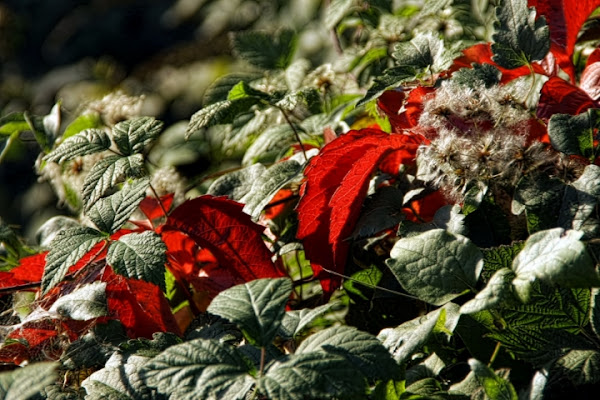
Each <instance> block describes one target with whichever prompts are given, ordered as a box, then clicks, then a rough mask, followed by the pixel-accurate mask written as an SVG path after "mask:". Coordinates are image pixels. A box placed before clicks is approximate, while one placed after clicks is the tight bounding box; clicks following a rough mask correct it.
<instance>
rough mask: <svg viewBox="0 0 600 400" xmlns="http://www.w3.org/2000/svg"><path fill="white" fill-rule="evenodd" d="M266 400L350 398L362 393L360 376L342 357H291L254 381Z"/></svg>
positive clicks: (319, 355) (320, 355)
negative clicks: (267, 399)
mask: <svg viewBox="0 0 600 400" xmlns="http://www.w3.org/2000/svg"><path fill="white" fill-rule="evenodd" d="M257 383H258V390H259V391H260V393H261V394H263V395H265V396H266V397H267V398H269V399H279V400H304V399H315V400H316V399H331V398H338V399H353V398H360V397H359V395H363V396H364V393H365V390H366V380H365V378H364V376H363V375H362V374H361V373H360V371H359V370H358V369H356V368H355V367H354V366H353V365H352V364H350V363H349V362H348V361H347V360H346V359H345V358H343V357H341V356H338V355H335V354H331V353H325V352H316V353H303V354H293V355H290V356H288V357H286V358H285V359H283V360H278V361H275V362H274V363H273V364H271V365H270V366H269V368H268V369H267V371H266V374H265V375H263V376H261V377H260V378H259V380H258V382H257Z"/></svg>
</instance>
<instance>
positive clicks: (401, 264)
mask: <svg viewBox="0 0 600 400" xmlns="http://www.w3.org/2000/svg"><path fill="white" fill-rule="evenodd" d="M390 256H391V258H388V259H387V260H386V264H387V265H388V267H389V268H390V270H391V271H392V273H393V274H394V276H395V277H396V279H398V282H400V284H401V285H402V287H403V288H404V289H405V290H406V291H407V292H409V293H411V294H413V295H415V296H418V297H419V299H421V300H423V301H426V302H428V303H431V304H434V305H442V304H445V303H447V302H449V301H451V300H452V299H455V298H456V297H458V296H460V295H462V294H463V293H465V292H467V291H469V290H472V289H473V288H474V287H475V285H476V283H477V279H478V278H479V274H480V273H481V269H482V268H483V255H482V254H481V251H480V250H479V249H478V248H477V246H475V245H474V244H473V243H472V242H471V241H470V240H469V239H467V238H466V237H464V236H461V235H455V234H452V233H449V232H447V231H445V230H443V229H434V230H431V231H427V232H425V233H422V234H420V235H418V236H413V237H409V238H403V239H400V240H399V241H398V242H396V244H395V245H394V247H393V248H392V251H391V252H390Z"/></svg>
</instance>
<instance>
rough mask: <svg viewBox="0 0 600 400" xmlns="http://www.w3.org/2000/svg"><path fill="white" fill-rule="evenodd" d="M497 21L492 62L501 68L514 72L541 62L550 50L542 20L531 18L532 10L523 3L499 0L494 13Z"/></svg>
mask: <svg viewBox="0 0 600 400" xmlns="http://www.w3.org/2000/svg"><path fill="white" fill-rule="evenodd" d="M496 17H497V18H498V21H497V22H496V23H495V24H494V27H495V28H496V32H495V33H494V35H493V36H492V38H493V40H494V43H493V44H492V51H493V52H494V57H493V59H494V61H495V62H496V63H497V64H498V65H500V66H502V67H504V68H511V69H512V68H518V67H521V66H523V65H527V64H531V62H533V61H538V60H541V59H543V58H544V57H545V56H546V54H547V53H548V51H549V50H550V32H549V29H548V26H547V25H546V20H545V18H543V17H541V18H537V19H536V18H535V10H534V9H533V8H528V7H527V1H526V0H503V1H502V2H501V5H500V7H498V8H497V9H496Z"/></svg>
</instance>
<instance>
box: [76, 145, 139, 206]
mask: <svg viewBox="0 0 600 400" xmlns="http://www.w3.org/2000/svg"><path fill="white" fill-rule="evenodd" d="M143 175H144V157H143V156H142V155H141V154H134V155H131V156H129V157H121V156H117V155H115V156H108V157H106V158H103V159H102V160H100V161H98V162H97V163H96V164H94V166H93V167H92V169H91V170H90V172H89V173H88V175H87V176H86V177H85V180H84V182H83V190H82V194H81V196H82V198H83V204H84V209H85V210H89V209H90V208H91V207H92V206H93V205H94V203H96V201H98V199H100V198H101V197H102V196H104V195H105V194H106V193H107V192H108V191H109V190H110V189H111V188H113V187H114V186H115V185H116V184H117V183H120V182H123V181H124V180H125V179H126V178H139V177H141V176H143Z"/></svg>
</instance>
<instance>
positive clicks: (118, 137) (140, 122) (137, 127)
mask: <svg viewBox="0 0 600 400" xmlns="http://www.w3.org/2000/svg"><path fill="white" fill-rule="evenodd" d="M162 128H163V123H162V122H161V121H157V120H156V119H154V118H153V117H136V118H132V119H129V120H127V121H123V122H119V123H118V124H116V125H115V127H114V128H113V139H114V141H115V143H116V145H117V148H118V149H119V151H120V152H121V153H122V154H123V155H126V156H129V155H131V154H135V153H141V152H142V151H143V150H144V147H145V146H147V145H148V144H150V143H152V142H153V141H154V140H155V139H156V138H157V137H158V135H159V133H160V132H161V131H162Z"/></svg>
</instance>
